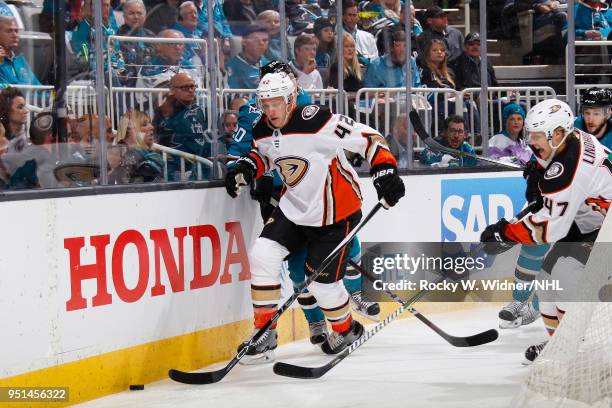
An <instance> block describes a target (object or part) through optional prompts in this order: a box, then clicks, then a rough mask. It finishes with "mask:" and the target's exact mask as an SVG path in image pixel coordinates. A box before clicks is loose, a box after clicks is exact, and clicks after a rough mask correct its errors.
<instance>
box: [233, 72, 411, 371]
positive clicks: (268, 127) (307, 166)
mask: <svg viewBox="0 0 612 408" xmlns="http://www.w3.org/2000/svg"><path fill="white" fill-rule="evenodd" d="M257 103H258V105H259V107H260V109H261V110H262V111H263V115H262V117H261V119H260V120H259V121H258V123H257V124H256V125H255V127H254V129H253V145H252V149H251V151H250V153H249V154H248V155H247V156H245V157H243V158H241V159H239V160H238V161H237V162H236V164H235V166H234V167H233V168H232V169H230V170H229V171H228V174H227V177H226V180H225V181H226V188H227V191H228V194H229V195H230V196H232V197H235V196H236V195H237V192H238V189H239V188H240V185H241V184H243V183H244V182H246V183H247V184H250V183H251V182H252V181H253V180H254V179H258V178H259V177H261V176H262V175H263V174H264V172H266V171H270V170H274V169H277V170H278V172H279V174H280V175H281V178H282V179H283V183H284V185H285V192H284V194H283V195H282V197H281V199H280V201H279V205H278V207H277V208H276V209H275V210H274V212H273V213H272V215H271V217H270V218H269V219H268V221H267V222H266V224H265V226H264V228H263V231H262V232H261V235H260V236H259V238H257V240H256V241H255V243H254V245H253V247H252V248H251V250H250V252H249V259H250V262H251V297H252V301H253V311H254V325H255V330H258V329H259V328H261V327H263V326H264V325H265V323H266V322H267V321H268V320H270V318H271V317H272V315H273V314H274V313H275V312H276V309H277V303H278V301H279V297H280V271H281V264H282V261H283V259H284V258H285V257H286V256H287V254H289V252H292V251H295V250H297V249H300V248H304V247H305V248H306V250H307V257H306V262H305V269H306V272H307V274H312V273H313V272H314V271H315V270H316V269H317V268H318V267H319V265H320V264H321V262H322V261H323V260H324V259H325V258H326V257H327V255H328V254H329V253H331V252H332V250H333V249H334V248H335V247H336V246H337V245H338V244H339V243H340V242H341V241H342V239H343V238H344V237H345V236H346V235H347V234H348V233H349V232H350V231H351V230H352V229H353V228H354V227H355V226H356V225H357V223H358V222H359V220H360V218H361V204H362V198H361V188H360V186H359V182H358V180H359V178H358V176H357V173H356V172H355V170H354V169H353V168H352V167H351V165H350V164H349V163H348V161H347V159H346V156H345V153H344V150H348V151H351V152H355V153H358V154H360V155H362V156H363V157H365V158H366V159H367V160H368V162H369V163H370V165H371V174H372V177H373V182H374V186H375V188H376V190H377V193H378V196H379V198H384V199H385V201H386V202H387V204H388V205H389V206H393V205H395V204H396V203H397V202H398V200H399V199H400V198H401V197H403V196H404V194H405V188H404V184H403V182H402V180H401V178H400V177H399V175H398V173H397V167H396V160H395V158H394V157H393V155H392V154H391V152H390V151H389V149H388V147H387V144H386V142H385V139H384V137H383V136H382V135H380V134H379V133H378V132H377V131H376V130H374V129H372V128H370V127H368V126H365V125H362V124H360V123H357V122H355V121H353V120H352V119H350V118H348V117H346V116H343V115H337V114H332V113H331V112H330V111H329V110H328V109H327V108H326V107H324V106H318V105H308V106H303V107H298V106H297V105H296V89H295V84H294V82H293V81H292V80H291V79H290V78H289V77H288V76H287V75H286V74H285V73H271V74H266V75H265V76H264V77H263V78H262V80H261V82H260V84H259V87H258V88H257ZM349 246H350V244H349V245H347V247H346V248H345V249H344V250H343V251H342V252H341V253H340V256H339V257H338V258H337V259H336V260H335V261H334V262H332V263H331V265H330V266H328V267H327V268H326V269H325V270H324V271H323V272H322V273H321V274H320V275H319V276H318V278H317V279H316V280H315V281H314V282H312V283H311V284H310V285H309V286H308V290H309V291H310V292H311V293H312V294H313V295H314V296H315V297H316V299H317V302H318V304H319V306H320V307H321V309H322V310H323V313H324V314H325V317H326V319H327V320H328V322H329V323H330V325H331V328H332V333H331V334H330V335H329V337H328V338H327V340H326V341H325V342H323V344H322V345H321V349H322V350H323V351H324V352H325V353H328V354H336V353H339V352H340V351H342V350H343V349H344V348H346V347H347V346H348V345H349V344H350V343H352V342H353V341H355V340H357V339H358V338H359V337H360V336H361V335H362V334H363V326H361V324H359V322H357V321H355V320H353V319H352V316H351V313H350V308H349V296H348V293H347V291H346V289H345V288H344V285H343V284H342V277H343V276H344V273H345V270H346V262H347V257H348V253H349V250H350V248H349ZM276 344H277V333H276V328H275V326H274V325H273V326H272V328H271V329H270V330H269V331H268V332H266V333H265V334H264V335H263V336H262V337H261V338H260V340H259V342H258V343H257V344H256V346H255V347H253V348H252V349H251V350H250V351H249V352H248V353H247V356H245V358H247V357H248V358H249V360H250V361H249V362H250V363H253V360H258V362H266V361H271V360H272V359H273V358H274V357H273V356H274V354H273V350H274V349H275V348H276ZM241 347H242V346H241Z"/></svg>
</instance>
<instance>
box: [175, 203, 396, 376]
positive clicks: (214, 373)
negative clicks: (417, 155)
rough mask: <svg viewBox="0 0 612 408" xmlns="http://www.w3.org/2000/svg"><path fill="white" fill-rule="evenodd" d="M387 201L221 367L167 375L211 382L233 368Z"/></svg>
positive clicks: (365, 218)
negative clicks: (205, 370) (214, 369)
mask: <svg viewBox="0 0 612 408" xmlns="http://www.w3.org/2000/svg"><path fill="white" fill-rule="evenodd" d="M386 205H387V203H386V202H385V200H384V199H381V200H380V201H379V202H378V203H376V205H375V206H374V208H372V209H371V210H370V212H369V213H368V214H367V215H366V216H365V217H364V218H363V219H362V220H361V221H360V222H359V224H357V226H355V228H353V230H352V231H351V232H350V233H349V234H348V235H347V236H346V237H345V238H344V239H343V240H342V241H341V242H340V243H339V244H338V246H337V247H336V248H335V249H334V250H333V251H332V252H331V253H330V254H329V255H327V257H326V258H325V259H324V260H323V262H321V265H320V266H319V267H318V268H317V269H316V271H315V272H314V273H313V274H312V275H310V277H309V278H308V279H305V280H304V282H302V283H301V284H300V285H299V286H298V287H297V290H294V292H293V294H292V295H291V296H290V297H289V299H287V301H286V302H285V303H283V304H282V305H281V306H280V307H279V308H278V310H277V311H276V313H274V315H272V317H271V318H270V320H268V322H266V324H265V325H264V326H263V327H262V328H261V329H259V330H258V331H257V332H256V333H255V334H254V335H253V337H251V339H250V340H248V342H247V343H246V345H245V346H244V347H243V348H242V349H241V350H240V352H238V354H237V355H236V356H235V357H234V358H232V360H231V361H230V362H229V363H228V364H227V365H226V366H225V367H223V368H221V369H219V370H216V371H208V372H199V373H191V372H186V371H180V370H175V369H171V370H170V371H169V372H168V375H169V376H170V378H171V379H173V380H174V381H177V382H180V383H184V384H212V383H216V382H218V381H220V380H221V379H223V377H225V376H226V375H227V373H229V371H230V370H231V369H232V368H234V366H235V365H236V364H238V362H239V361H240V360H241V359H242V357H244V356H245V355H246V353H247V352H248V351H249V350H250V349H251V348H252V347H253V346H254V345H255V343H257V341H258V340H259V339H260V338H261V336H263V335H264V334H265V333H266V331H268V329H269V328H270V327H271V326H272V324H274V323H275V322H276V321H277V320H278V319H279V318H280V316H281V315H282V314H283V312H284V311H285V310H287V309H288V308H289V306H291V304H292V303H293V302H294V301H295V300H296V299H297V298H298V296H299V295H301V294H302V292H304V290H306V287H307V286H308V285H310V283H312V282H313V281H314V280H315V279H316V278H317V277H318V276H319V275H320V274H321V272H323V270H325V268H327V267H328V266H329V265H330V264H331V263H332V261H333V260H334V259H336V257H337V256H338V255H339V254H340V252H341V251H342V250H343V249H344V247H345V246H346V245H347V244H348V243H349V242H351V241H352V239H353V238H354V237H355V236H356V235H357V233H358V232H359V230H361V228H363V226H364V225H365V224H367V223H368V221H370V220H371V219H372V217H373V216H374V215H375V214H376V213H377V212H378V210H380V209H381V208H382V207H384V206H385V207H386Z"/></svg>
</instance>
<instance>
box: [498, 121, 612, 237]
mask: <svg viewBox="0 0 612 408" xmlns="http://www.w3.org/2000/svg"><path fill="white" fill-rule="evenodd" d="M611 160H612V155H610V151H609V150H607V148H605V147H604V146H603V145H602V144H601V143H599V141H598V140H597V138H596V137H595V136H592V135H590V134H588V133H585V132H582V131H580V130H577V129H576V130H575V133H574V134H573V135H572V136H571V137H569V138H568V140H567V145H566V147H565V149H564V150H563V151H562V152H561V153H559V154H558V155H557V157H555V158H554V159H553V161H552V162H551V163H550V165H549V166H548V167H547V168H546V171H545V172H544V176H543V178H542V180H541V182H540V184H539V188H540V191H541V193H542V197H543V198H544V206H543V207H542V209H540V210H539V211H538V212H537V213H535V214H533V215H531V216H528V217H526V218H524V219H523V220H522V221H520V222H518V223H516V224H509V225H508V226H507V227H506V230H505V233H506V236H508V237H509V238H510V239H512V240H513V241H517V242H522V243H545V242H555V241H558V240H560V239H562V238H564V237H565V236H566V235H567V233H568V232H569V229H570V227H571V226H572V224H573V223H576V225H577V227H578V228H579V229H580V232H581V233H583V234H588V233H590V232H593V231H595V230H597V229H599V228H601V225H602V224H603V221H604V218H605V216H606V214H607V212H608V209H609V208H610V202H611V201H612V162H611Z"/></svg>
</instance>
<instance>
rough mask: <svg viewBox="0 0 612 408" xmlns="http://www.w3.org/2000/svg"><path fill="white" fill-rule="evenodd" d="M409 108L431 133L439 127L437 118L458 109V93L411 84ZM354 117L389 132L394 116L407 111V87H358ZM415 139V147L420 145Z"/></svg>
mask: <svg viewBox="0 0 612 408" xmlns="http://www.w3.org/2000/svg"><path fill="white" fill-rule="evenodd" d="M411 97H412V108H411V109H416V110H417V112H418V113H419V115H421V118H422V120H423V123H424V125H425V128H426V129H428V130H431V132H432V134H433V135H437V134H439V132H440V130H441V122H440V118H446V117H447V116H449V115H452V114H456V113H460V112H462V111H461V100H460V93H459V92H457V91H456V90H454V89H447V88H413V89H412V92H411ZM349 107H350V108H352V109H354V111H355V120H357V121H358V122H361V123H363V124H365V125H368V126H371V127H373V128H374V129H376V130H378V131H379V132H381V133H382V134H383V135H387V134H389V133H391V131H392V129H393V125H394V122H395V120H396V119H397V118H398V117H399V116H400V115H401V114H406V113H407V112H406V88H361V89H360V90H359V91H357V93H356V94H355V103H354V105H352V106H349ZM349 112H351V109H349ZM422 148H423V146H422V145H421V143H420V140H417V144H416V148H415V150H420V149H422Z"/></svg>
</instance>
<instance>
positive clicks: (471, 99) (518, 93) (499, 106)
mask: <svg viewBox="0 0 612 408" xmlns="http://www.w3.org/2000/svg"><path fill="white" fill-rule="evenodd" d="M480 92H481V91H480V88H466V89H464V90H463V91H461V99H462V100H463V101H464V105H463V116H464V117H466V122H467V123H466V125H467V127H468V128H469V129H478V127H479V126H480V117H479V113H478V112H479V106H480V105H479V97H480ZM556 96H557V94H556V93H555V90H554V89H553V88H551V87H549V86H514V87H488V88H487V102H488V105H489V109H488V113H489V119H488V123H489V127H488V133H487V134H488V135H489V137H491V136H493V135H495V134H497V133H500V132H501V131H502V130H503V126H504V124H503V121H502V111H503V108H504V106H505V105H506V104H507V103H510V102H518V103H519V104H520V105H521V106H522V107H523V109H525V112H527V111H528V110H529V108H531V107H532V106H533V105H535V104H536V103H538V102H541V101H543V100H544V99H550V98H555V97H556ZM473 133H474V132H472V134H473ZM475 133H480V132H475ZM472 142H474V143H473V144H472V145H473V146H474V147H476V148H482V146H483V144H482V143H475V142H476V141H475V140H472Z"/></svg>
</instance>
